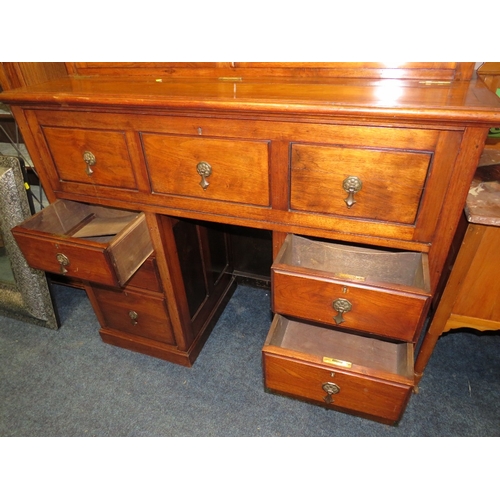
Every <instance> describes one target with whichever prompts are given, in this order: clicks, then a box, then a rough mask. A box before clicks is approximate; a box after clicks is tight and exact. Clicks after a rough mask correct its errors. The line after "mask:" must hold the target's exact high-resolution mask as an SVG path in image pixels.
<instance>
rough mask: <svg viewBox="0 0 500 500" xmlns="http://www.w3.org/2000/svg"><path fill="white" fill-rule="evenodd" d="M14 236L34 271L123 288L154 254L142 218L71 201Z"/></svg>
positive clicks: (26, 224) (18, 229) (25, 225)
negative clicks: (40, 270) (39, 270)
mask: <svg viewBox="0 0 500 500" xmlns="http://www.w3.org/2000/svg"><path fill="white" fill-rule="evenodd" d="M12 233H13V235H14V238H15V239H16V241H17V244H18V245H19V248H20V250H21V252H22V253H23V255H24V257H25V258H26V261H27V262H28V264H29V265H30V266H31V267H33V268H35V269H42V270H43V271H47V272H51V273H56V274H63V275H65V276H68V277H71V278H78V279H82V280H85V281H90V282H93V283H100V284H103V285H110V286H119V285H120V286H123V285H125V283H126V282H127V281H128V280H129V279H130V278H131V277H132V276H133V274H134V273H135V272H136V271H137V270H138V269H139V267H140V266H141V265H142V264H143V263H144V261H145V260H146V259H147V258H148V257H149V256H150V255H151V254H152V253H153V244H152V242H151V238H150V235H149V230H148V227H147V223H146V218H145V215H144V214H143V213H136V212H129V211H125V210H118V209H107V208H104V207H100V206H94V205H88V204H85V203H77V202H73V201H68V200H57V201H56V202H55V203H53V204H51V205H48V206H47V207H46V208H45V209H43V210H42V211H41V212H38V213H36V214H35V215H34V216H32V217H30V218H29V219H27V220H26V221H24V222H23V223H22V224H20V225H19V226H17V227H15V228H13V229H12ZM79 235H80V236H79Z"/></svg>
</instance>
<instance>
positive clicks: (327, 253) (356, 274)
mask: <svg viewBox="0 0 500 500" xmlns="http://www.w3.org/2000/svg"><path fill="white" fill-rule="evenodd" d="M271 279H272V288H273V293H272V297H273V304H272V306H273V311H274V312H275V313H279V314H284V315H288V316H294V317H296V318H300V319H305V320H310V321H316V322H319V323H323V324H328V325H333V326H337V325H339V326H340V325H342V328H348V329H353V330H358V331H363V332H368V333H373V334H376V335H378V336H383V337H389V338H393V339H397V340H402V341H405V342H413V341H415V340H416V338H417V337H418V335H419V333H420V330H421V328H422V324H423V321H424V319H425V314H427V310H428V306H429V298H430V285H429V269H428V259H427V255H425V254H421V253H417V252H393V251H385V250H375V249H370V248H360V247H355V246H350V245H345V244H335V243H329V242H323V241H315V240H310V239H307V238H303V237H300V236H296V235H291V234H289V235H288V236H287V237H286V239H285V242H284V244H283V246H282V248H281V249H280V252H279V254H278V255H277V257H276V260H275V262H274V263H273V265H272V268H271Z"/></svg>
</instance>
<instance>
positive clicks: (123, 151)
mask: <svg viewBox="0 0 500 500" xmlns="http://www.w3.org/2000/svg"><path fill="white" fill-rule="evenodd" d="M42 130H43V134H44V136H45V139H46V141H47V145H48V148H49V150H50V153H51V155H52V159H53V161H54V164H55V167H56V170H57V174H58V176H59V180H60V181H64V182H77V183H82V184H96V185H101V186H108V187H115V188H122V189H137V182H136V179H135V176H134V170H133V167H132V162H131V160H130V156H129V151H128V148H127V142H126V138H125V133H124V132H121V131H108V130H87V129H72V128H57V127H46V126H45V127H42Z"/></svg>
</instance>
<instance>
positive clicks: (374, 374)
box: [262, 314, 414, 424]
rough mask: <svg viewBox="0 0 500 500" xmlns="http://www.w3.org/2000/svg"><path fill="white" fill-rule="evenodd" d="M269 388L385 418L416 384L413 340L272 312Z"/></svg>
mask: <svg viewBox="0 0 500 500" xmlns="http://www.w3.org/2000/svg"><path fill="white" fill-rule="evenodd" d="M262 353H263V367H264V381H265V386H266V388H267V389H269V390H271V391H275V392H278V393H281V394H285V395H288V396H292V397H295V398H298V399H302V400H305V401H308V402H312V403H315V404H320V405H323V406H325V407H328V408H332V409H336V410H341V411H345V412H349V413H354V414H357V415H360V416H364V417H368V418H371V419H374V420H378V421H381V422H384V423H388V424H394V423H396V422H397V421H398V420H399V419H400V418H401V415H402V414H403V412H404V410H405V408H406V404H407V402H408V399H409V397H410V395H411V391H412V388H413V385H414V382H413V381H414V376H413V344H410V343H395V342H389V341H383V340H379V339H374V338H369V337H362V336H359V335H355V334H351V333H347V332H343V331H340V330H336V329H332V328H324V327H318V326H315V325H311V324H308V323H305V322H298V321H292V320H290V319H288V318H286V317H284V316H280V315H278V314H277V315H275V317H274V320H273V323H272V325H271V329H270V330H269V334H268V337H267V339H266V342H265V344H264V347H263V350H262Z"/></svg>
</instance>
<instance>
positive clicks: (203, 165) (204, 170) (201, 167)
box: [196, 161, 212, 190]
mask: <svg viewBox="0 0 500 500" xmlns="http://www.w3.org/2000/svg"><path fill="white" fill-rule="evenodd" d="M196 171H197V172H198V175H201V181H200V186H201V187H202V188H203V189H204V190H206V189H207V187H208V186H209V185H210V183H209V182H207V177H210V174H211V173H212V167H211V166H210V164H209V163H207V162H206V161H200V163H198V165H196Z"/></svg>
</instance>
